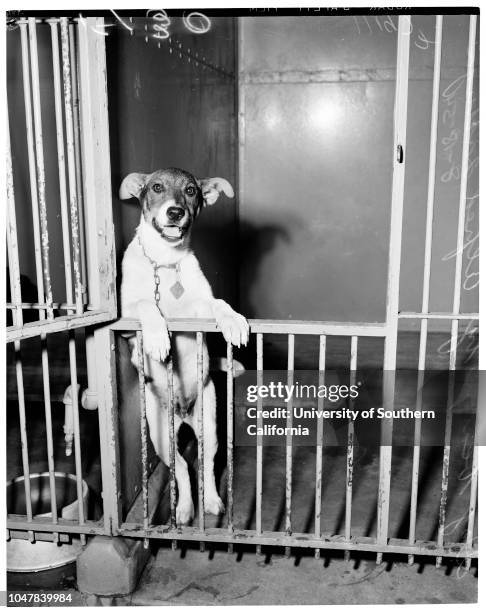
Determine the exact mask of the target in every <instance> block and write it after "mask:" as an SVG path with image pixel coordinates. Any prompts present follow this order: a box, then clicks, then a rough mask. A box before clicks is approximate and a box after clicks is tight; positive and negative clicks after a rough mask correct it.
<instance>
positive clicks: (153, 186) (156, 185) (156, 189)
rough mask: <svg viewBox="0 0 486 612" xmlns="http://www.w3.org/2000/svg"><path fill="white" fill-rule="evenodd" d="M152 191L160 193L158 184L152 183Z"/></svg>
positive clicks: (160, 188) (160, 189)
mask: <svg viewBox="0 0 486 612" xmlns="http://www.w3.org/2000/svg"><path fill="white" fill-rule="evenodd" d="M152 189H153V190H154V191H155V193H160V192H161V191H162V185H161V184H160V183H154V184H153V185H152Z"/></svg>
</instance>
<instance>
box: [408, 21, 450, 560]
mask: <svg viewBox="0 0 486 612" xmlns="http://www.w3.org/2000/svg"><path fill="white" fill-rule="evenodd" d="M441 56H442V15H437V16H436V18H435V47H434V79H433V88H432V113H431V121H430V123H431V125H430V145H429V177H428V189H427V215H426V222H425V253H424V274H423V281H422V313H421V314H422V315H425V314H428V310H429V295H430V268H431V259H432V234H433V221H434V200H435V174H436V165H437V125H438V116H439V97H440V75H441ZM400 316H401V313H400V314H399V317H400ZM427 322H428V318H427V317H422V318H421V321H420V341H419V358H418V372H417V397H416V403H415V409H416V410H418V411H421V410H422V396H423V385H424V370H425V359H426V354H427ZM421 434H422V419H421V418H420V417H418V418H416V419H415V423H414V446H413V459H412V486H411V494H410V523H409V532H408V540H409V542H410V544H413V543H414V541H415V529H416V524H417V501H418V482H419V469H420V440H421ZM408 562H409V564H410V565H412V564H413V562H414V557H413V555H410V556H409V558H408Z"/></svg>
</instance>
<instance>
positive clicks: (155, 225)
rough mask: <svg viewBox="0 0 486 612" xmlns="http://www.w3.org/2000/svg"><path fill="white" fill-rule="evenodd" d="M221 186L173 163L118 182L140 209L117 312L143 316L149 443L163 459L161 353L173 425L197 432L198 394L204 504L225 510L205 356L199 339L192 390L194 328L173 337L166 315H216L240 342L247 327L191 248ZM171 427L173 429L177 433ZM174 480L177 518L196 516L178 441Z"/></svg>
mask: <svg viewBox="0 0 486 612" xmlns="http://www.w3.org/2000/svg"><path fill="white" fill-rule="evenodd" d="M221 192H223V193H224V194H225V195H226V196H228V197H233V195H234V194H233V189H232V187H231V185H230V184H229V183H228V181H226V180H225V179H222V178H209V179H196V178H194V177H193V176H192V175H191V174H189V172H185V171H184V170H179V169H177V168H167V169H165V170H157V171H156V172H153V173H152V174H142V173H138V172H136V173H132V174H129V175H128V176H127V177H126V178H125V179H124V180H123V182H122V184H121V187H120V198H121V199H128V198H132V197H135V198H138V200H139V202H140V204H141V207H142V217H141V222H140V225H139V226H138V228H137V230H136V234H135V237H134V239H133V240H132V242H131V243H130V244H129V245H128V248H127V250H126V252H125V254H124V257H123V264H122V284H121V310H122V316H123V317H131V318H137V319H139V320H140V321H141V324H142V334H143V346H144V354H145V360H144V363H145V373H146V385H145V389H146V404H147V420H148V423H149V428H150V437H151V439H152V443H153V445H154V448H155V450H156V452H157V454H158V455H159V457H160V458H161V459H162V461H163V462H164V463H165V464H166V465H169V419H168V401H169V396H168V392H169V390H168V386H167V365H166V361H167V357H168V355H169V352H171V357H172V363H173V379H174V386H173V398H174V403H175V407H176V409H175V431H176V432H177V431H178V429H179V427H180V426H181V424H182V423H183V422H185V423H187V424H188V425H190V426H191V427H192V428H193V429H194V431H195V432H196V435H197V433H198V432H197V429H198V428H197V419H198V412H199V410H200V404H201V400H202V401H203V403H204V411H203V418H204V421H203V430H204V432H203V435H204V508H205V510H206V511H207V512H210V513H212V514H219V513H221V512H223V511H224V506H223V503H222V502H221V499H220V497H219V495H218V492H217V489H216V483H215V478H214V455H215V453H216V450H217V446H218V442H217V436H216V394H215V390H214V385H213V382H212V380H211V378H210V377H209V357H208V351H207V347H206V343H205V342H203V397H202V398H200V397H198V394H197V348H196V338H195V334H194V333H192V334H189V333H175V334H173V338H172V342H171V338H170V334H169V331H168V329H167V324H166V321H165V319H166V318H170V317H184V318H192V317H196V318H214V319H216V323H217V325H218V327H219V329H220V330H221V332H222V333H223V336H224V338H225V340H226V341H227V342H231V343H232V344H234V345H235V346H240V345H242V344H243V345H245V344H246V343H247V341H248V334H249V328H248V323H247V322H246V320H245V318H244V317H243V316H241V315H240V314H238V313H237V312H235V311H234V310H233V309H232V308H231V307H230V306H229V305H228V304H227V303H226V302H224V301H223V300H218V299H215V298H214V297H213V293H212V291H211V287H210V286H209V283H208V281H207V280H206V278H205V276H204V274H203V273H202V272H201V269H200V267H199V264H198V261H197V259H196V257H195V256H194V254H193V252H192V251H191V249H190V237H191V229H192V225H193V223H194V220H195V219H196V217H197V216H198V214H199V212H200V211H201V209H202V208H203V206H205V205H212V204H214V203H215V202H216V201H217V200H218V198H219V196H220V194H221ZM129 342H130V346H131V355H132V357H131V358H132V362H133V364H134V365H135V366H136V367H137V366H138V352H137V346H136V342H135V339H134V338H131V339H130V340H129ZM176 435H177V433H176ZM175 474H176V480H177V488H178V502H177V509H176V521H177V523H178V524H185V523H188V522H189V521H191V519H192V518H193V516H194V505H193V501H192V495H191V486H190V480H189V474H188V467H187V463H186V461H185V460H184V459H183V457H182V456H181V455H180V454H179V452H178V451H177V448H176V455H175Z"/></svg>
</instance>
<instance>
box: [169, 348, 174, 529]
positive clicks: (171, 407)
mask: <svg viewBox="0 0 486 612" xmlns="http://www.w3.org/2000/svg"><path fill="white" fill-rule="evenodd" d="M167 388H168V390H169V407H168V408H169V409H168V414H169V472H170V526H171V528H172V529H174V530H175V528H176V477H175V454H176V447H175V431H174V412H175V407H174V379H173V363H172V358H171V357H169V361H168V362H167Z"/></svg>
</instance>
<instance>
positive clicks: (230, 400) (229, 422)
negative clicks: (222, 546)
mask: <svg viewBox="0 0 486 612" xmlns="http://www.w3.org/2000/svg"><path fill="white" fill-rule="evenodd" d="M226 360H227V362H228V364H227V368H228V370H227V373H226V491H227V493H226V514H227V516H228V533H232V532H233V530H234V525H233V473H234V470H233V468H234V466H233V427H234V374H233V346H232V344H231V342H227V343H226ZM228 552H230V553H232V552H233V545H232V544H228Z"/></svg>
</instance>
